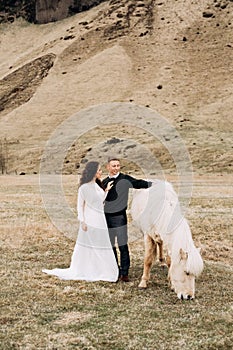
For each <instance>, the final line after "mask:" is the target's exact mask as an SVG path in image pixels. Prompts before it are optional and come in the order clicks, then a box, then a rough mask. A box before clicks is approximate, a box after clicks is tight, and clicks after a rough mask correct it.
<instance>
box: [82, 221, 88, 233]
mask: <svg viewBox="0 0 233 350" xmlns="http://www.w3.org/2000/svg"><path fill="white" fill-rule="evenodd" d="M81 226H82V230H83V231H87V224H85V222H82V224H81Z"/></svg>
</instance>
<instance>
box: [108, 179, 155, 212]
mask: <svg viewBox="0 0 233 350" xmlns="http://www.w3.org/2000/svg"><path fill="white" fill-rule="evenodd" d="M110 181H113V186H112V188H111V189H110V191H109V192H108V194H107V197H106V199H105V205H104V212H105V214H107V215H111V216H114V215H120V214H123V213H125V211H126V209H127V205H128V197H129V189H130V188H136V189H139V188H148V187H150V186H151V185H152V182H150V181H149V182H148V181H145V180H138V179H135V178H134V177H132V176H129V175H126V174H122V173H120V174H119V175H118V176H117V178H109V177H106V178H105V179H104V180H103V185H104V188H106V187H107V184H108V182H110Z"/></svg>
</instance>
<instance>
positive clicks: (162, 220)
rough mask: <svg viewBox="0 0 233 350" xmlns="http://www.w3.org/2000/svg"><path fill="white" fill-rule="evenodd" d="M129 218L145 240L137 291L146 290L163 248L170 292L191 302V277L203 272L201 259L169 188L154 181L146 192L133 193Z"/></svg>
mask: <svg viewBox="0 0 233 350" xmlns="http://www.w3.org/2000/svg"><path fill="white" fill-rule="evenodd" d="M131 215H132V218H133V220H134V221H135V223H136V224H137V226H138V227H139V228H140V230H141V231H142V232H143V234H144V240H145V257H144V270H143V276H142V278H141V282H140V284H139V288H146V287H147V282H148V280H149V278H150V269H151V266H152V263H153V261H154V258H155V256H156V254H157V249H158V248H159V259H160V261H162V262H163V261H164V257H163V246H164V248H165V250H166V253H167V254H166V255H167V256H166V263H167V266H168V279H169V282H170V284H171V288H172V290H174V291H175V293H176V294H177V296H178V298H179V299H193V298H194V295H195V277H197V276H199V275H200V274H201V272H202V270H203V260H202V258H201V255H200V250H199V249H197V248H196V247H195V245H194V242H193V239H192V235H191V231H190V227H189V224H188V222H187V220H186V219H185V218H184V217H183V215H182V213H181V208H180V204H179V200H178V196H177V194H176V192H175V191H174V189H173V187H172V185H171V184H170V183H169V182H166V181H159V180H156V181H153V184H152V186H151V187H150V188H148V189H146V190H145V189H143V190H134V192H133V198H132V204H131Z"/></svg>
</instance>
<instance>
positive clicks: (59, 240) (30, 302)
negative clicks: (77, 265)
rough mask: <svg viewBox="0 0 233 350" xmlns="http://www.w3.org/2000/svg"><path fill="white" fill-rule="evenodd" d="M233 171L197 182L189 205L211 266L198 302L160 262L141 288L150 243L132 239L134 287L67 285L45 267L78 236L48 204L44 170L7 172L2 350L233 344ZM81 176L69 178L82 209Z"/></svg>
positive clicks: (69, 193)
mask: <svg viewBox="0 0 233 350" xmlns="http://www.w3.org/2000/svg"><path fill="white" fill-rule="evenodd" d="M231 184H232V176H230V175H228V176H227V177H224V178H223V177H220V176H219V177H214V176H213V177H201V178H199V179H196V180H195V182H194V188H193V196H192V201H191V203H190V207H189V209H188V211H187V218H188V219H189V222H190V225H191V228H192V232H193V238H194V241H195V242H196V244H197V245H200V246H201V247H202V251H203V258H204V261H205V268H204V272H203V274H202V275H201V276H200V278H199V279H198V280H197V281H196V299H194V300H193V301H181V300H178V299H177V297H176V295H175V293H173V292H172V291H170V289H169V287H168V282H167V279H166V274H167V270H166V268H163V267H161V266H159V264H158V263H156V264H155V265H154V267H153V270H152V272H153V278H152V279H151V281H150V283H149V287H148V289H147V290H144V291H142V290H139V289H138V288H137V286H138V283H139V280H140V276H141V274H142V266H143V251H144V249H143V239H142V237H139V238H138V239H134V240H132V241H131V242H130V251H131V259H132V263H131V270H130V283H125V284H124V283H122V282H118V283H106V282H98V283H87V282H81V281H61V280H59V279H56V278H55V277H52V276H47V275H45V274H43V273H42V272H41V269H42V268H53V267H68V266H69V263H70V257H71V254H72V251H73V247H74V240H72V239H70V238H68V237H66V236H65V235H64V234H62V233H60V232H59V231H58V230H57V229H56V227H55V226H54V225H53V224H52V223H51V222H50V220H49V218H48V216H47V214H46V211H45V209H44V206H43V203H42V199H41V195H40V190H39V185H38V176H37V175H35V176H1V177H0V193H1V256H0V259H1V314H0V325H1V339H0V349H3V350H8V349H9V350H10V349H28V350H34V349H38V350H39V349H59V350H60V349H112V350H124V349H138V350H139V349H140V350H142V349H145V350H146V349H151V350H156V349H158V350H162V349H166V350H170V349H181V348H184V349H192V350H196V349H204V350H206V349H211V350H215V349H216V350H219V349H222V350H225V349H232V348H233V323H232V321H233V298H232V297H233V293H232V285H233V274H232V256H233V254H232V253H233V245H232V241H233V237H232V232H233V231H232V227H233V226H232V223H233V222H232V221H233V219H232V207H233V205H232V204H233V196H232V186H231ZM76 185H77V181H76V178H75V176H65V178H64V188H65V193H66V198H67V202H68V203H69V204H70V206H71V207H72V208H73V209H74V210H75V206H76V193H77V191H76V189H77V188H76V187H77V186H76Z"/></svg>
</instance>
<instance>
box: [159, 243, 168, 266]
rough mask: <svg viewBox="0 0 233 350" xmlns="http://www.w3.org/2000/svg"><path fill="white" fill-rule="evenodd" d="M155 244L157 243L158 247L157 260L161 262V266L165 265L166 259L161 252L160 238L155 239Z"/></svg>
mask: <svg viewBox="0 0 233 350" xmlns="http://www.w3.org/2000/svg"><path fill="white" fill-rule="evenodd" d="M157 244H158V247H159V261H160V263H161V265H162V266H166V265H167V264H166V261H165V258H164V253H163V241H162V239H158V240H157Z"/></svg>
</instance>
